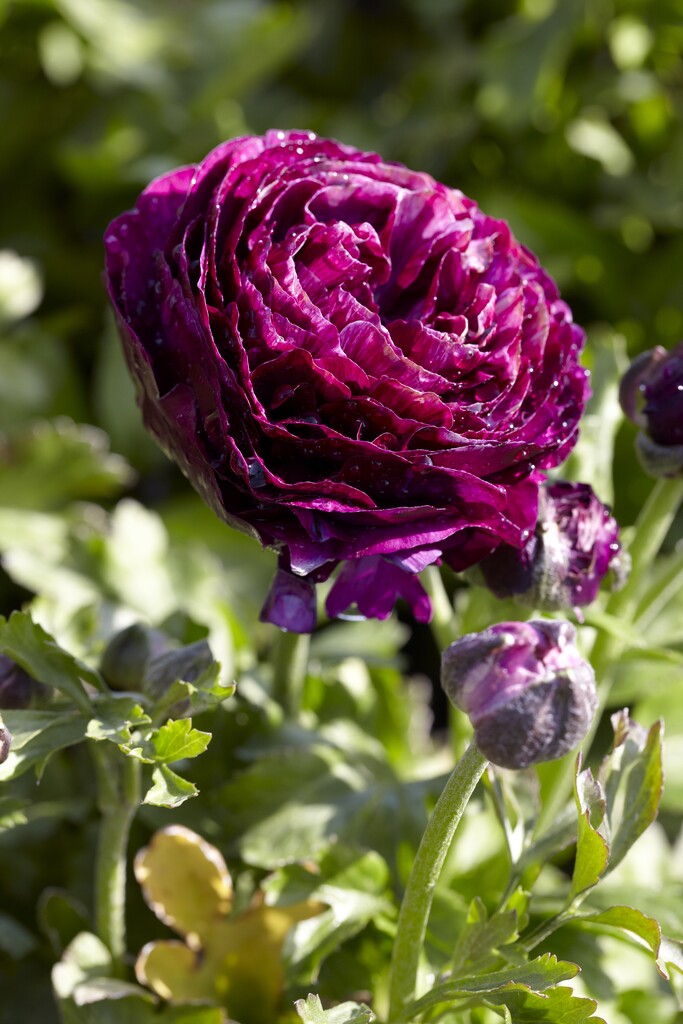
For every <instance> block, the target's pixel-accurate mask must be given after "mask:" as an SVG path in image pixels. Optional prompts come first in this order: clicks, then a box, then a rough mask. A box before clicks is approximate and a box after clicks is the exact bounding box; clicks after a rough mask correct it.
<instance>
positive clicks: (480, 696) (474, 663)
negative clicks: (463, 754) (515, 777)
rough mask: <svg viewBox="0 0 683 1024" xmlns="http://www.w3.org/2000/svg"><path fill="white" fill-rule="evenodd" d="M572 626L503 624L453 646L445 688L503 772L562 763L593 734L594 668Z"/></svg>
mask: <svg viewBox="0 0 683 1024" xmlns="http://www.w3.org/2000/svg"><path fill="white" fill-rule="evenodd" d="M575 640H576V630H575V629H574V627H573V626H572V625H571V624H570V623H569V622H553V621H550V620H548V621H541V620H536V621H531V622H500V623H497V624H496V625H495V626H491V627H490V628H489V629H486V630H484V631H483V632H482V633H470V634H468V635H467V636H463V637H461V638H460V640H456V641H455V643H453V644H451V645H450V647H448V648H447V649H446V650H445V651H444V653H443V657H442V661H441V685H442V686H443V688H444V690H445V691H446V694H447V695H448V697H449V699H450V700H451V701H452V702H453V703H454V704H455V705H456V706H457V707H459V708H460V709H461V710H462V711H464V712H465V713H466V714H467V715H468V716H469V719H470V721H471V723H472V725H473V726H474V739H475V742H476V744H477V746H478V747H479V749H480V750H481V752H482V754H484V756H485V757H487V758H488V759H489V760H490V761H492V762H493V763H494V764H497V765H500V767H502V768H528V767H529V765H532V764H538V763H539V762H541V761H552V760H553V759H554V758H556V757H562V755H563V754H566V753H567V751H569V750H571V749H572V747H575V746H576V744H577V743H579V742H580V741H581V740H582V739H583V737H584V736H585V735H586V733H587V732H588V728H589V726H590V723H591V719H592V718H593V715H594V713H595V710H596V708H597V703H598V696H597V691H596V689H595V674H594V672H593V669H592V668H591V666H590V665H589V664H588V662H587V661H585V659H584V658H582V657H581V655H580V654H579V651H578V650H577V648H576V646H575Z"/></svg>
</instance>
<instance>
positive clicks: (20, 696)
mask: <svg viewBox="0 0 683 1024" xmlns="http://www.w3.org/2000/svg"><path fill="white" fill-rule="evenodd" d="M49 693H50V690H49V688H48V687H47V686H44V685H43V683H39V682H38V681H37V680H36V679H34V678H33V676H30V675H29V674H28V672H26V671H25V669H23V668H22V667H21V665H17V663H16V661H13V660H12V659H11V658H8V657H7V655H6V654H0V708H3V709H4V710H6V711H10V710H12V711H16V710H19V709H23V708H31V707H35V705H36V704H40V703H46V701H47V698H48V697H49Z"/></svg>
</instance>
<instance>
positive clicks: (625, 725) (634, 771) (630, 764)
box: [599, 711, 664, 870]
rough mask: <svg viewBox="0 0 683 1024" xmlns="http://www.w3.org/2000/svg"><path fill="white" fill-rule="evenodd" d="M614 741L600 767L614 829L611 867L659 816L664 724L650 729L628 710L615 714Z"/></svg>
mask: <svg viewBox="0 0 683 1024" xmlns="http://www.w3.org/2000/svg"><path fill="white" fill-rule="evenodd" d="M612 725H613V727H614V743H613V746H612V750H611V752H610V753H609V754H608V755H607V757H606V758H605V759H604V761H603V763H602V765H601V767H600V774H599V778H600V782H601V784H602V786H603V788H604V792H605V798H606V800H607V818H608V821H609V828H610V833H611V837H610V847H611V849H610V870H612V869H613V868H615V867H616V866H617V864H618V863H619V862H620V861H621V860H622V859H623V857H624V856H625V855H626V853H627V852H628V851H629V849H630V848H631V846H633V844H634V843H635V841H636V840H637V839H638V837H639V836H640V835H642V833H643V832H644V831H645V829H646V828H647V827H648V825H650V824H651V823H652V822H653V821H654V819H655V818H656V816H657V811H658V809H659V802H660V800H661V796H662V789H663V786H664V776H663V772H662V723H661V722H655V724H654V725H653V726H652V728H651V729H650V730H649V732H648V731H646V730H645V729H643V728H642V727H641V726H639V725H637V724H636V723H635V722H632V721H631V720H630V719H629V717H628V713H627V712H625V711H624V712H619V713H618V714H615V715H613V716H612Z"/></svg>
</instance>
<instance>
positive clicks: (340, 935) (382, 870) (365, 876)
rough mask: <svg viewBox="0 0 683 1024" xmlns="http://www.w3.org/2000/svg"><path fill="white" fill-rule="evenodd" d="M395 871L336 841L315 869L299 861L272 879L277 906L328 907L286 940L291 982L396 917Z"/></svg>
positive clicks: (310, 976)
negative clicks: (391, 892) (310, 903)
mask: <svg viewBox="0 0 683 1024" xmlns="http://www.w3.org/2000/svg"><path fill="white" fill-rule="evenodd" d="M389 881H390V879H389V870H388V868H387V865H386V862H385V861H384V859H383V858H382V857H380V855H379V854H378V853H375V852H374V851H368V852H365V853H359V851H358V850H355V849H351V848H347V847H344V846H343V845H340V844H336V845H335V846H334V847H332V848H331V849H330V850H329V851H327V852H326V853H325V854H323V856H322V857H321V858H320V859H319V860H318V863H317V864H316V865H315V870H309V869H308V867H307V866H304V865H301V864H293V865H290V866H288V867H286V868H283V869H281V870H280V871H278V872H276V873H275V874H274V875H272V876H271V877H270V879H266V881H265V882H264V883H263V889H264V891H265V892H266V893H268V894H269V896H270V898H271V900H273V898H274V904H273V905H275V906H282V905H285V906H286V905H288V904H290V903H292V902H299V901H303V900H314V901H319V902H321V903H323V904H326V906H327V908H328V909H324V910H322V912H321V913H319V914H317V915H316V916H315V917H311V918H309V919H308V920H305V921H301V922H299V923H298V924H295V925H294V927H293V928H292V929H291V931H290V932H289V934H288V935H287V938H286V940H285V945H284V949H283V958H284V962H285V966H286V969H287V976H288V978H290V981H294V980H296V982H297V984H302V985H303V984H307V983H308V982H310V981H313V980H314V979H315V977H317V974H318V970H319V967H320V964H321V963H322V961H323V960H324V959H325V958H326V957H328V956H329V955H330V953H332V952H333V951H334V950H335V949H337V948H338V947H339V946H340V945H341V944H342V943H343V942H345V941H347V940H348V939H349V938H351V937H352V936H353V935H356V934H357V933H358V932H359V931H361V929H363V928H364V927H365V926H366V925H367V924H368V923H369V922H371V921H376V920H377V919H378V918H380V917H381V916H383V915H384V916H386V915H393V913H394V909H393V903H391V902H389V900H388V899H387V892H388V887H389Z"/></svg>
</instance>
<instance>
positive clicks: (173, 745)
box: [122, 718, 211, 764]
mask: <svg viewBox="0 0 683 1024" xmlns="http://www.w3.org/2000/svg"><path fill="white" fill-rule="evenodd" d="M210 742H211V733H210V732H201V731H200V730H199V729H193V728H192V719H191V718H180V719H177V720H176V721H172V722H166V724H165V725H162V726H161V728H160V729H155V731H154V732H152V733H151V734H150V735H149V736H148V737H146V738H145V739H144V740H142V741H141V742H138V741H137V740H133V742H132V743H131V744H127V745H125V746H123V747H122V749H123V750H124V751H125V753H127V754H129V755H130V756H131V757H137V758H139V760H140V761H144V762H145V763H147V764H173V762H174V761H181V760H184V759H185V758H189V757H198V756H199V754H203V753H204V751H205V750H206V748H207V747H208V745H209V743H210Z"/></svg>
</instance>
